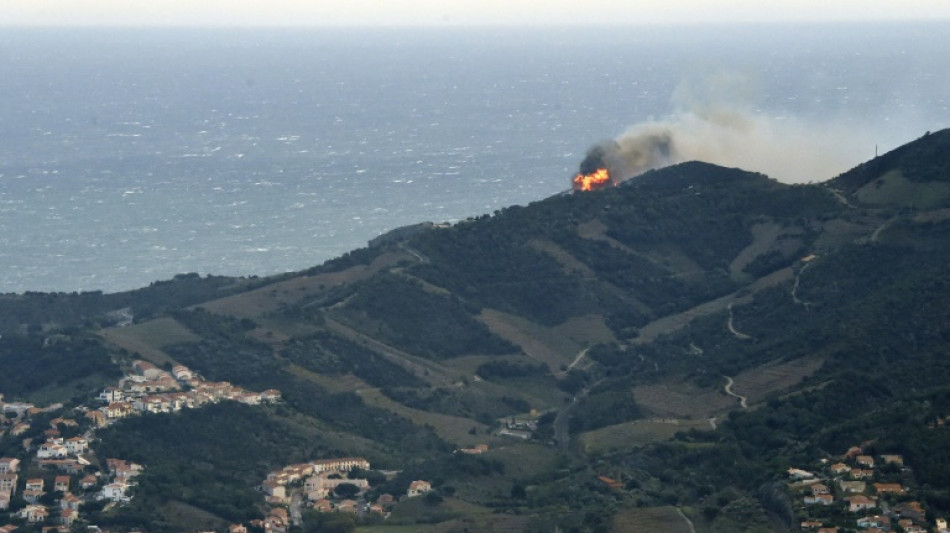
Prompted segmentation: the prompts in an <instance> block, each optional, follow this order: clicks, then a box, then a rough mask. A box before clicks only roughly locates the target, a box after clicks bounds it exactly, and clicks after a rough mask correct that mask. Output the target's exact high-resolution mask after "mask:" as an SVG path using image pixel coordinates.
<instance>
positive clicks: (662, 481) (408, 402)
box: [0, 130, 950, 532]
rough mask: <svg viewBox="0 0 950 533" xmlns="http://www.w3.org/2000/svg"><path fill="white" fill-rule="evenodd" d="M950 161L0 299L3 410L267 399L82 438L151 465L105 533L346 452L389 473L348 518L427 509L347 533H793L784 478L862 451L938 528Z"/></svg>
mask: <svg viewBox="0 0 950 533" xmlns="http://www.w3.org/2000/svg"><path fill="white" fill-rule="evenodd" d="M948 139H950V130H944V131H940V132H935V133H929V134H927V135H925V136H924V137H922V138H920V139H918V140H916V141H913V142H911V143H909V144H907V145H905V146H902V147H900V148H898V149H896V150H894V151H893V152H890V153H888V154H884V155H882V156H880V157H878V158H875V159H874V160H872V161H869V162H866V163H864V164H862V165H860V166H858V167H856V168H855V169H853V170H851V171H849V172H847V173H845V174H842V175H841V176H838V177H837V178H834V179H832V180H830V181H829V182H827V183H823V184H810V185H784V184H781V183H778V182H776V181H774V180H771V179H769V178H768V177H766V176H764V175H761V174H755V173H749V172H746V171H743V170H740V169H728V168H722V167H718V166H714V165H709V164H706V163H698V162H692V163H684V164H680V165H676V166H673V167H669V168H665V169H661V170H655V171H651V172H648V173H646V174H644V175H642V176H640V177H638V178H636V179H633V180H629V181H626V182H624V183H622V184H621V185H619V186H617V187H611V188H608V189H603V190H599V191H593V192H587V193H575V194H565V195H558V196H555V197H551V198H547V199H544V200H541V201H538V202H535V203H532V204H530V205H528V206H516V207H510V208H507V209H504V210H501V211H499V212H496V213H494V214H493V215H485V216H482V217H479V218H476V219H471V220H467V221H463V222H460V223H457V224H455V225H452V226H443V225H432V224H420V225H417V226H413V227H411V228H407V229H404V230H400V231H396V232H393V233H391V234H388V235H386V236H383V237H381V238H379V239H375V240H374V241H373V243H372V244H371V245H370V246H369V247H367V248H363V249H359V250H354V251H352V252H351V253H349V254H346V255H345V256H343V257H340V258H338V259H335V260H332V261H329V262H327V263H326V264H324V265H321V266H319V267H314V268H312V269H310V270H307V271H305V272H300V273H296V274H288V275H282V276H278V277H273V278H254V279H231V278H220V277H207V278H202V277H200V276H196V275H182V276H178V277H176V278H175V279H173V280H170V281H167V282H161V283H156V284H153V285H152V286H151V287H149V288H146V289H142V290H139V291H132V292H129V293H120V294H114V295H108V294H106V295H104V294H101V293H90V294H55V295H46V294H37V293H29V294H26V295H6V296H3V297H0V332H2V334H3V336H2V337H0V366H2V368H3V370H4V371H3V373H0V393H3V394H4V397H3V400H4V401H7V402H12V401H15V400H16V401H29V402H34V403H36V404H37V405H47V404H49V403H52V402H57V401H58V402H63V403H64V404H65V406H64V407H63V408H62V410H63V413H64V415H63V416H71V417H72V418H77V419H82V420H83V422H82V424H83V425H82V426H81V428H80V429H82V430H83V431H85V430H86V429H87V425H89V424H91V422H89V421H88V420H87V419H86V418H85V416H84V415H83V413H82V409H88V408H92V409H95V408H97V407H100V406H102V405H103V404H102V403H101V402H100V403H97V400H96V399H95V398H96V397H97V396H98V395H99V393H100V391H102V390H103V388H104V387H106V386H109V385H115V384H116V382H117V380H118V378H119V377H121V376H122V375H123V373H125V374H129V373H130V372H132V371H131V367H132V362H133V361H135V360H140V359H144V360H147V361H151V362H152V363H154V364H155V365H157V366H158V367H160V368H166V369H171V368H172V366H173V365H185V366H187V367H189V368H190V369H192V370H193V371H195V372H196V373H198V374H200V376H201V377H202V378H203V379H204V380H207V381H209V382H222V381H226V382H229V383H230V384H233V385H234V386H237V387H241V388H243V389H246V390H250V391H265V390H274V389H276V390H278V391H280V395H281V398H282V399H281V401H280V402H279V403H277V404H276V405H259V406H245V405H239V404H234V403H222V404H218V405H214V406H210V407H203V408H201V409H190V410H182V411H180V412H177V413H168V414H164V413H163V414H146V415H143V416H137V417H130V418H127V419H121V420H118V421H116V422H115V423H113V424H111V425H110V426H109V427H108V428H104V429H99V430H97V431H96V432H95V436H96V440H95V441H94V444H93V449H94V450H95V458H94V459H96V458H97V459H96V460H97V461H100V462H104V461H105V459H106V458H108V457H123V458H126V459H129V460H133V461H136V462H138V463H142V464H145V465H147V468H146V470H145V472H144V473H143V474H142V475H141V482H140V483H139V485H138V487H137V488H136V489H135V491H134V497H133V498H132V501H131V502H130V503H127V504H125V505H122V506H117V507H115V508H109V509H101V510H94V511H92V512H91V513H90V514H88V515H84V518H83V520H85V521H88V522H90V523H95V524H98V525H101V526H111V527H115V528H118V529H123V528H131V527H137V526H139V527H144V528H146V529H148V530H149V531H183V530H189V529H194V528H198V527H213V528H217V529H218V530H223V528H224V527H225V526H226V524H227V523H230V522H249V521H251V520H253V519H255V518H262V517H263V516H265V515H266V513H267V510H268V509H269V508H270V507H269V506H268V505H266V504H265V499H264V496H263V495H261V494H260V493H258V492H256V491H255V487H256V486H258V485H259V484H260V483H261V481H262V480H263V479H265V477H266V475H267V473H268V472H270V471H273V470H275V469H278V468H280V467H281V466H283V465H287V464H291V463H299V462H301V461H308V460H316V459H321V458H330V457H345V456H360V457H365V458H366V459H368V460H369V461H370V463H371V464H372V465H373V468H374V470H386V471H398V473H396V474H390V475H389V476H388V478H386V477H383V476H378V478H376V479H374V480H373V483H372V485H373V487H372V488H371V489H370V490H369V493H368V495H369V496H368V497H369V498H370V501H372V499H373V497H375V496H378V495H380V494H384V493H389V494H394V495H397V496H398V495H400V494H405V492H406V489H407V488H408V487H409V484H410V482H412V481H414V480H428V481H430V482H431V483H432V485H433V487H434V488H435V492H434V493H433V494H432V495H431V496H429V497H425V498H424V499H423V498H414V499H408V500H405V501H402V502H399V503H397V504H395V506H394V507H393V508H392V510H391V511H392V514H391V516H390V517H389V518H388V519H387V520H386V521H382V522H381V523H377V522H380V520H377V519H374V518H363V519H360V520H356V519H355V518H350V517H349V516H346V517H342V518H341V517H335V518H334V520H337V522H334V525H333V526H332V527H339V528H341V529H340V530H348V529H352V528H353V527H360V528H364V529H365V530H366V531H387V530H392V531H401V530H405V529H399V527H400V526H402V527H410V528H412V529H413V530H425V531H463V530H466V529H469V530H473V531H474V530H512V531H539V532H540V531H551V530H552V529H553V528H554V527H555V526H556V527H559V528H560V529H561V530H562V531H627V530H643V529H642V528H647V529H650V530H656V531H679V530H692V531H789V530H797V528H798V526H799V524H800V523H801V522H802V521H803V520H804V519H806V518H808V519H811V518H814V516H813V515H814V512H813V511H812V510H811V509H810V508H807V507H802V505H801V500H802V499H801V495H800V492H801V490H802V489H801V487H799V488H795V487H794V486H789V485H787V484H786V483H785V481H786V480H787V476H786V474H785V472H786V471H787V470H788V469H789V468H790V467H799V468H805V469H819V468H821V466H820V465H821V464H822V463H821V461H822V460H825V461H827V462H835V461H837V460H839V459H840V457H841V455H842V454H844V453H845V452H846V451H847V450H848V449H849V448H850V447H852V446H857V445H862V446H863V448H864V450H865V451H866V452H867V453H878V454H890V455H898V454H899V455H901V456H902V457H903V461H904V462H905V464H906V466H907V469H906V470H905V471H900V470H893V469H892V470H888V469H883V468H882V469H880V470H879V471H876V472H875V473H874V474H873V476H874V479H875V480H877V481H881V482H891V481H893V480H895V479H899V480H900V482H901V483H903V484H904V486H906V487H908V488H909V489H912V492H910V491H909V492H907V493H906V498H904V499H913V500H915V501H920V502H922V504H923V505H924V506H925V507H926V508H927V509H928V510H929V511H930V513H929V514H928V518H927V519H926V520H924V522H925V523H927V524H930V525H932V523H933V519H934V518H935V517H937V516H940V515H941V514H946V513H950V498H948V497H947V496H946V494H947V490H948V489H950V461H948V460H946V459H948V458H950V456H948V455H947V452H946V450H948V449H950V448H948V447H947V444H950V433H946V434H945V433H944V429H943V427H944V426H943V424H942V423H941V424H940V425H939V426H938V425H937V421H938V420H941V421H942V420H943V418H944V417H946V416H947V415H948V414H950V363H948V361H950V358H948V355H950V354H948V353H947V351H948V348H947V347H948V346H950V344H948V340H950V319H948V318H950V317H948V311H947V309H950V305H948V304H950V273H948V272H947V269H946V265H947V264H948V261H950V238H948V237H950V210H948V209H947V208H948V207H950V205H947V202H950V151H948V150H947V149H946V148H947V144H948V142H950V141H948ZM945 187H946V188H947V189H946V191H945ZM945 192H946V194H945ZM129 321H131V323H127V322H129ZM44 416H47V417H51V416H53V415H47V414H37V415H35V417H34V418H36V420H34V421H33V423H32V424H31V426H30V429H28V430H27V432H26V433H21V434H18V435H16V436H14V435H13V434H12V433H13V431H12V427H13V426H14V424H15V422H18V421H15V420H13V419H12V418H13V417H12V416H11V417H9V418H10V419H9V420H7V419H6V418H5V419H3V420H0V422H2V423H3V425H0V427H2V428H4V434H3V436H2V437H0V457H5V456H9V457H19V458H20V459H21V461H22V462H23V463H24V464H30V463H31V461H32V459H33V458H34V457H35V449H29V448H24V446H23V439H24V438H33V439H34V441H35V442H37V443H38V442H42V441H43V440H44V439H45V438H46V437H47V436H48V435H44V434H43V431H44V429H45V427H48V426H45V427H44V425H43V424H44V423H45V422H46V420H45V419H44V418H43V417H44ZM929 425H933V426H934V429H930V428H929ZM90 429H91V428H90ZM898 429H899V430H898ZM506 433H507V435H506ZM522 437H523V438H522ZM182 443H187V445H184V446H183V444H182ZM483 444H484V445H487V446H488V449H487V451H484V453H480V454H473V455H468V454H460V453H454V452H455V450H457V449H458V448H465V447H473V446H476V445H483ZM33 446H34V447H35V446H36V444H34V445H33ZM31 472H33V473H34V474H35V475H45V476H47V477H51V476H50V473H49V472H47V473H46V474H43V470H41V468H40V466H38V465H35V462H34V463H33V466H31ZM605 479H606V481H605ZM872 495H873V493H872ZM837 501H839V502H840V501H841V500H840V498H839V500H837ZM900 501H901V500H900V499H899V498H897V499H893V500H892V501H890V502H889V503H890V504H892V505H895V504H897V503H899V502H900ZM19 505H21V506H22V505H25V504H24V503H23V502H20V503H19ZM841 505H843V504H841ZM93 509H94V506H93ZM822 513H824V514H822ZM822 513H819V515H820V516H818V518H819V519H820V520H822V521H824V522H827V523H828V524H844V523H846V522H847V520H851V518H852V517H851V516H850V515H848V513H847V511H846V510H842V509H841V508H840V507H837V506H831V507H829V508H828V509H825V510H823V511H822ZM327 516H330V515H319V514H317V513H315V512H313V511H308V512H306V513H304V515H303V518H302V522H301V523H299V524H298V525H297V527H299V528H301V530H304V531H309V530H313V531H317V530H330V529H331V526H330V525H328V522H327V520H328V519H327ZM334 516H335V515H334ZM368 516H369V515H368ZM3 517H4V514H2V511H0V525H2V524H3V523H5V522H4V518H3ZM298 520H299V518H298ZM927 520H929V522H927ZM631 524H639V526H637V527H639V528H641V529H636V528H634V529H629V528H630V527H633V526H631ZM28 527H31V526H28ZM851 527H853V520H852V526H851ZM321 528H323V529H321ZM26 530H29V529H26Z"/></svg>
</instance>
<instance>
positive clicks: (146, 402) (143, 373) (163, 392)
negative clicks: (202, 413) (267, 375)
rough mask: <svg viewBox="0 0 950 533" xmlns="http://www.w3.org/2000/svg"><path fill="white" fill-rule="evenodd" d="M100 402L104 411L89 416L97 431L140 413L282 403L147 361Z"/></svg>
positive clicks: (274, 394)
mask: <svg viewBox="0 0 950 533" xmlns="http://www.w3.org/2000/svg"><path fill="white" fill-rule="evenodd" d="M99 400H100V401H103V402H106V405H105V406H104V407H101V408H99V409H98V410H96V411H90V412H89V413H87V414H86V416H88V417H89V418H91V419H92V420H93V421H94V422H95V423H96V425H97V426H98V427H104V426H106V425H108V424H109V423H110V422H111V421H114V420H117V419H119V418H125V417H127V416H132V415H137V414H140V413H145V412H148V413H174V412H178V411H180V410H182V409H194V408H197V407H201V406H202V405H205V404H209V403H217V402H220V401H224V400H230V401H237V402H241V403H245V404H248V405H260V404H262V403H273V402H277V401H279V400H280V391H278V390H275V389H271V390H266V391H264V392H251V391H248V390H245V389H243V388H241V387H236V386H234V385H232V384H231V383H228V382H227V381H217V382H214V381H204V380H203V379H201V377H200V376H198V375H197V374H195V373H194V372H192V371H191V370H189V369H188V368H187V367H185V366H183V365H176V366H174V367H172V371H171V372H168V371H165V370H162V369H160V368H158V367H157V366H155V365H154V364H152V363H149V362H148V361H135V362H133V363H132V374H131V375H129V376H127V377H125V378H123V379H122V380H121V381H120V382H119V385H118V386H116V387H106V388H105V389H104V390H103V391H102V392H101V393H100V394H99Z"/></svg>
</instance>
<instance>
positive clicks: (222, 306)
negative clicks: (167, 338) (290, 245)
mask: <svg viewBox="0 0 950 533" xmlns="http://www.w3.org/2000/svg"><path fill="white" fill-rule="evenodd" d="M404 260H412V256H411V255H409V254H408V253H404V252H393V253H387V254H383V255H381V256H379V257H377V258H376V259H375V260H374V261H373V262H372V263H371V264H370V265H357V266H354V267H351V268H348V269H346V270H341V271H340V272H328V273H325V274H317V275H314V276H298V277H294V278H291V279H288V280H286V281H281V282H278V283H274V284H271V285H267V286H265V287H261V288H259V289H255V290H253V291H248V292H243V293H241V294H236V295H234V296H228V297H225V298H221V299H219V300H214V301H211V302H206V303H203V304H201V305H200V307H203V308H205V309H207V310H208V311H211V312H214V313H220V314H226V315H231V316H235V317H238V318H252V319H253V318H257V317H260V316H262V315H264V314H267V313H272V312H274V311H277V310H278V309H280V308H281V307H283V306H286V305H292V304H295V303H297V302H299V301H300V300H302V299H304V298H306V297H309V296H319V295H320V294H323V293H324V292H326V290H327V289H329V288H331V287H334V286H337V285H345V284H348V283H353V282H354V281H359V280H362V279H365V278H367V277H369V276H371V275H373V274H375V273H377V272H379V271H381V270H384V269H386V268H390V267H393V266H395V265H396V264H397V263H399V262H400V261H404Z"/></svg>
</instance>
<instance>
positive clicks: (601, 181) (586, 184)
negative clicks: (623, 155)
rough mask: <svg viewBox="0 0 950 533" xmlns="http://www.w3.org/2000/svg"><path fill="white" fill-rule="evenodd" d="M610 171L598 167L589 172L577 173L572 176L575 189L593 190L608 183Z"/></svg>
mask: <svg viewBox="0 0 950 533" xmlns="http://www.w3.org/2000/svg"><path fill="white" fill-rule="evenodd" d="M610 183H611V181H610V173H608V172H607V169H606V168H598V169H597V170H595V171H593V172H591V173H590V174H578V175H577V176H575V177H574V190H575V191H593V190H596V189H601V188H603V187H606V186H607V185H610Z"/></svg>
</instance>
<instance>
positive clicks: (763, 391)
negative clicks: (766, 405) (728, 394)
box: [732, 357, 825, 403]
mask: <svg viewBox="0 0 950 533" xmlns="http://www.w3.org/2000/svg"><path fill="white" fill-rule="evenodd" d="M824 362H825V360H824V359H823V358H820V357H808V358H803V359H796V360H794V361H789V362H786V363H781V364H768V365H762V366H760V367H756V368H753V369H750V370H746V371H745V372H742V373H741V374H739V375H737V376H736V377H735V378H733V380H734V383H733V386H732V391H733V392H735V393H736V394H739V395H740V396H745V397H746V398H748V401H749V403H754V402H759V401H762V400H765V399H766V398H768V397H770V396H775V395H778V394H781V393H785V392H788V391H789V390H790V389H791V388H792V387H794V386H795V385H798V384H799V383H801V382H802V380H804V379H805V378H807V377H809V376H811V375H812V374H814V373H815V372H817V371H818V369H819V368H821V365H822V364H824Z"/></svg>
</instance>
